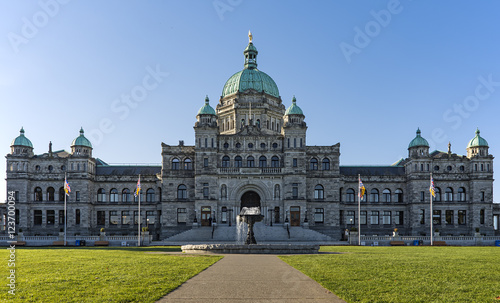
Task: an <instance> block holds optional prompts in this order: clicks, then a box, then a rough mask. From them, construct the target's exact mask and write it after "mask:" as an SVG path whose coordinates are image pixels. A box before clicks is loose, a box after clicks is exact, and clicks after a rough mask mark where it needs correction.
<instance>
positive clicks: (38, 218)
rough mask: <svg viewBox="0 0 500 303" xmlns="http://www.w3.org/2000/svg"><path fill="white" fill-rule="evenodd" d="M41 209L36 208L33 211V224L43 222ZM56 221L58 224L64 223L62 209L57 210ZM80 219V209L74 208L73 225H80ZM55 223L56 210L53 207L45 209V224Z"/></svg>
mask: <svg viewBox="0 0 500 303" xmlns="http://www.w3.org/2000/svg"><path fill="white" fill-rule="evenodd" d="M42 212H43V211H42V210H40V209H36V210H34V211H33V225H42V224H43V213H42ZM58 215H59V216H58V217H57V222H58V224H59V225H64V210H62V209H61V210H59V211H58ZM80 221H81V211H80V210H79V209H75V222H74V224H75V225H80ZM55 223H56V211H55V210H53V209H48V210H46V211H45V224H46V225H55Z"/></svg>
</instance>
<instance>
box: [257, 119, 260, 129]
mask: <svg viewBox="0 0 500 303" xmlns="http://www.w3.org/2000/svg"><path fill="white" fill-rule="evenodd" d="M257 127H258V128H260V119H257Z"/></svg>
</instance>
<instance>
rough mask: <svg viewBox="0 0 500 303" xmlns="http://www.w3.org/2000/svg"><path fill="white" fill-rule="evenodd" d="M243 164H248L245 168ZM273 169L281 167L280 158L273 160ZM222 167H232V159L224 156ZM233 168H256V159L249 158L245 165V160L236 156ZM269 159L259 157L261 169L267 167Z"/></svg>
mask: <svg viewBox="0 0 500 303" xmlns="http://www.w3.org/2000/svg"><path fill="white" fill-rule="evenodd" d="M243 164H246V165H245V166H243ZM270 164H271V167H281V163H280V158H279V157H278V156H273V157H272V158H271V163H270ZM221 166H222V167H231V159H230V158H229V156H224V157H222V163H221ZM233 166H234V167H255V158H254V157H253V156H248V157H247V158H246V161H245V163H243V158H242V157H241V156H236V157H234V161H233ZM267 166H268V163H267V157H266V156H260V157H259V167H267Z"/></svg>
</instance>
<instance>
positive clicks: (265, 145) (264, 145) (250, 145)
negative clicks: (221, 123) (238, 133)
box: [222, 142, 279, 149]
mask: <svg viewBox="0 0 500 303" xmlns="http://www.w3.org/2000/svg"><path fill="white" fill-rule="evenodd" d="M222 146H223V147H224V148H225V149H228V148H229V143H228V142H224V144H223V145H222ZM247 146H248V148H249V149H252V148H254V144H253V143H252V142H250V143H248V145H247ZM271 146H272V147H273V148H274V149H276V148H278V147H279V145H278V143H276V142H274V143H273V144H272V145H271ZM234 147H235V148H241V143H240V142H236V144H234ZM266 147H267V144H266V143H264V142H262V143H260V148H261V149H265V148H266Z"/></svg>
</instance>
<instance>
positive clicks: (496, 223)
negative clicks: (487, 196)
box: [493, 215, 498, 230]
mask: <svg viewBox="0 0 500 303" xmlns="http://www.w3.org/2000/svg"><path fill="white" fill-rule="evenodd" d="M493 229H494V230H498V215H494V216H493Z"/></svg>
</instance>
